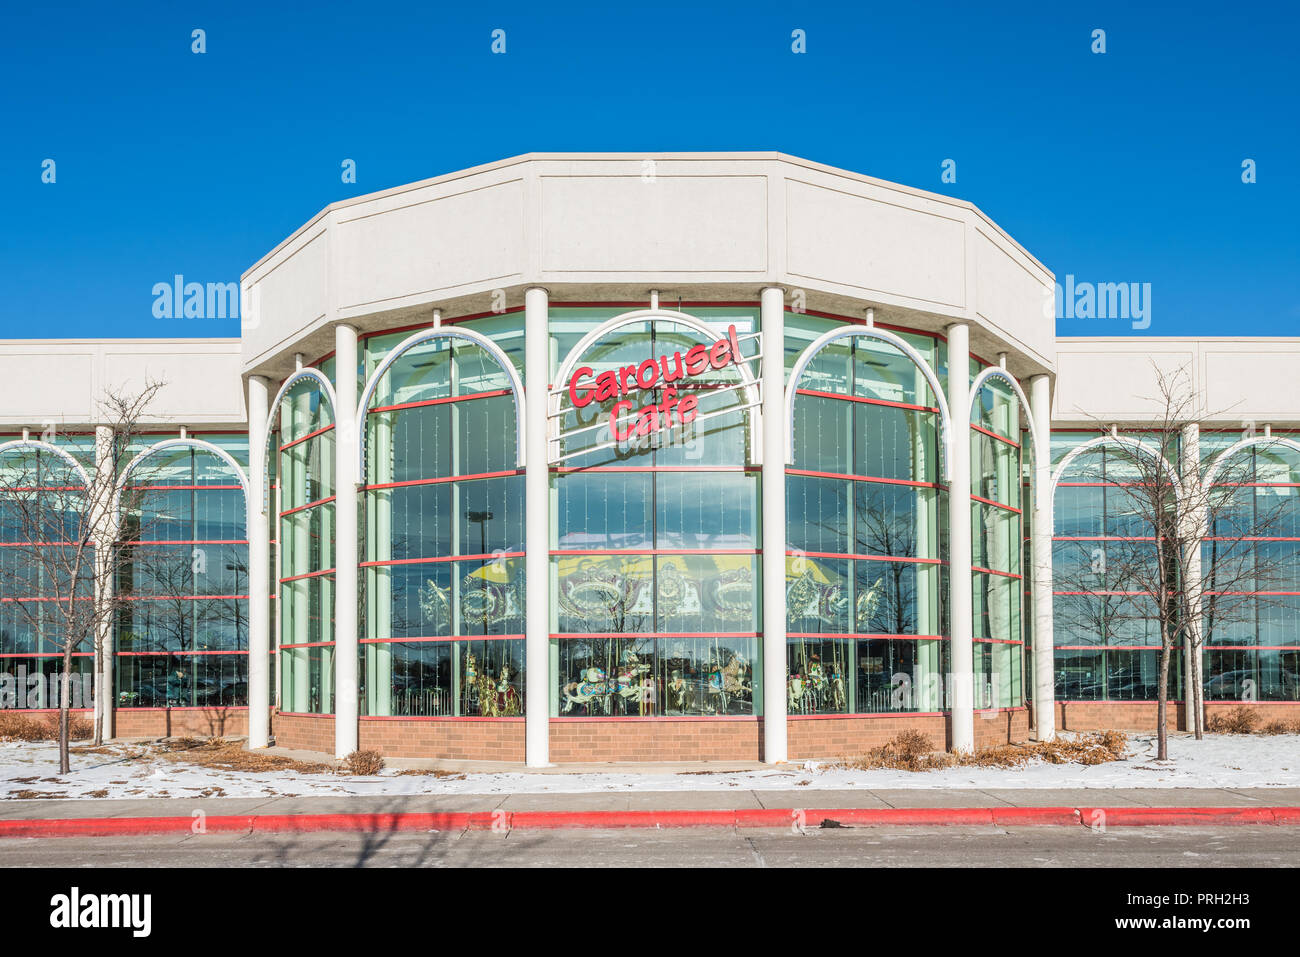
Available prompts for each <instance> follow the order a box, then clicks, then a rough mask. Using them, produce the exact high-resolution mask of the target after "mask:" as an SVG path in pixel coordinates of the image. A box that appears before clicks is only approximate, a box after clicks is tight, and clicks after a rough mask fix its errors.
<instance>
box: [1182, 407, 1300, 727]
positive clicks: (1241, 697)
mask: <svg viewBox="0 0 1300 957" xmlns="http://www.w3.org/2000/svg"><path fill="white" fill-rule="evenodd" d="M1237 438H1238V435H1236V434H1231V435H1214V436H1209V435H1205V434H1204V433H1203V434H1202V435H1201V454H1202V459H1203V460H1209V458H1210V456H1211V455H1212V454H1214V455H1215V459H1214V474H1213V475H1209V476H1207V478H1208V480H1209V481H1212V482H1213V483H1214V488H1215V489H1219V490H1222V495H1223V496H1224V498H1223V499H1221V500H1218V501H1216V502H1215V509H1214V510H1215V518H1216V522H1215V527H1213V528H1209V529H1207V535H1206V538H1205V542H1204V544H1203V546H1202V551H1201V570H1202V574H1203V575H1204V576H1205V578H1206V586H1205V589H1204V592H1203V598H1202V602H1201V614H1202V621H1203V628H1202V630H1203V633H1204V635H1205V644H1204V649H1205V650H1204V668H1203V677H1202V680H1203V681H1204V689H1205V700H1206V701H1300V450H1298V449H1297V448H1296V447H1295V446H1294V444H1293V442H1294V437H1292V438H1289V439H1282V440H1280V441H1279V440H1274V441H1269V440H1266V439H1263V438H1260V439H1257V440H1255V442H1254V444H1250V445H1247V446H1245V447H1241V444H1240V443H1238V442H1235V441H1234V440H1236V439H1237ZM1234 448H1235V451H1233V449H1234ZM1219 452H1223V453H1224V454H1225V455H1226V458H1219V456H1218V453H1219Z"/></svg>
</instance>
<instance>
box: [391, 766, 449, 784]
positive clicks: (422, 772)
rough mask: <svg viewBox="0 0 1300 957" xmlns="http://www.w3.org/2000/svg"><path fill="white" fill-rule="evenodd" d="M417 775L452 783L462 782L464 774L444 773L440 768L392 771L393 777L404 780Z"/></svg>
mask: <svg viewBox="0 0 1300 957" xmlns="http://www.w3.org/2000/svg"><path fill="white" fill-rule="evenodd" d="M412 775H418V776H420V777H432V778H451V779H452V780H453V781H463V780H464V779H465V774H464V772H462V771H445V770H443V769H442V768H407V769H406V770H405V771H394V772H393V776H394V777H399V778H404V777H411V776H412Z"/></svg>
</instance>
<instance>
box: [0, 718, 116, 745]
mask: <svg viewBox="0 0 1300 957" xmlns="http://www.w3.org/2000/svg"><path fill="white" fill-rule="evenodd" d="M94 732H95V726H94V725H93V724H91V722H89V721H87V720H86V719H85V718H82V717H78V716H77V715H73V714H70V715H68V738H69V739H70V740H73V741H75V740H77V739H78V738H89V737H90V736H91V735H92V734H94ZM57 740H59V716H58V715H57V714H48V715H45V716H44V717H40V718H37V717H33V716H31V715H26V714H12V713H11V714H6V713H4V712H0V741H57Z"/></svg>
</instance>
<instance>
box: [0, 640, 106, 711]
mask: <svg viewBox="0 0 1300 957" xmlns="http://www.w3.org/2000/svg"><path fill="white" fill-rule="evenodd" d="M47 640H48V639H47ZM62 657H63V652H61V651H14V652H6V653H4V654H0V658H62ZM72 657H74V658H93V657H95V653H94V652H93V651H74V652H73V653H72ZM5 710H6V711H8V710H10V709H8V708H6V709H5Z"/></svg>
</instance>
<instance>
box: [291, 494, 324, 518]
mask: <svg viewBox="0 0 1300 957" xmlns="http://www.w3.org/2000/svg"><path fill="white" fill-rule="evenodd" d="M337 499H338V496H337V495H327V496H326V497H325V498H322V499H317V500H316V501H314V502H308V503H307V504H306V505H297V506H295V507H293V508H290V509H286V510H285V511H283V512H281V513H280V518H284V517H285V516H286V515H293V514H294V513H295V512H305V511H306V510H307V509H309V508H315V507H316V506H318V505H328V504H330V503H331V502H334V501H336V500H337Z"/></svg>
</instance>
